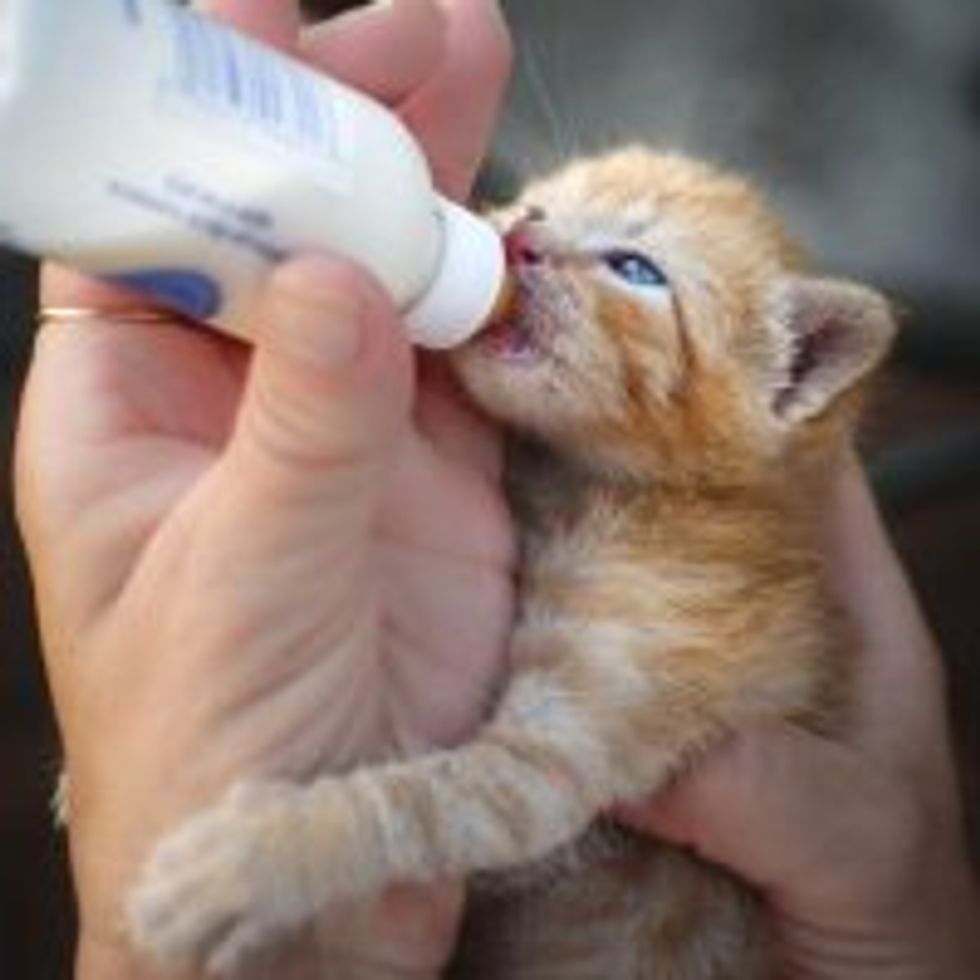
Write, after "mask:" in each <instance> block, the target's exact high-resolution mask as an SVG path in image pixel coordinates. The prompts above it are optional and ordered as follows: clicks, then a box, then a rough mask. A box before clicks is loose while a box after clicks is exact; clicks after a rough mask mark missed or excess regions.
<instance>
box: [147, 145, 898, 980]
mask: <svg viewBox="0 0 980 980" xmlns="http://www.w3.org/2000/svg"><path fill="white" fill-rule="evenodd" d="M499 217H500V221H501V223H502V225H503V227H504V228H506V229H508V232H507V243H508V248H509V251H510V255H511V264H512V267H513V271H514V276H515V279H516V282H517V289H518V298H517V302H516V305H515V309H514V311H513V312H512V313H511V314H510V315H509V316H508V317H507V318H505V319H504V320H502V321H501V322H500V323H498V324H496V325H495V326H493V327H492V328H491V329H489V330H487V331H486V332H484V333H483V334H482V335H480V336H478V337H477V338H476V339H475V340H474V341H472V342H470V343H469V344H468V345H466V346H465V347H464V348H463V349H461V350H460V351H458V352H457V353H456V354H455V355H454V362H455V365H456V368H457V370H458V373H459V376H460V378H461V379H462V382H463V384H464V386H465V387H466V389H467V390H468V391H469V393H470V394H471V395H472V397H473V398H474V400H475V401H476V402H477V403H478V404H479V405H480V406H482V408H483V409H484V410H485V411H486V412H487V413H488V414H490V415H492V416H493V417H495V418H497V419H499V420H500V421H502V422H503V423H504V424H505V426H507V427H508V428H509V429H510V430H511V431H512V432H513V433H514V451H513V453H512V462H511V467H510V474H509V480H510V484H511V496H512V500H513V504H514V509H515V514H516V516H517V519H518V522H519V525H520V527H521V529H522V531H523V534H524V553H523V562H522V569H521V578H520V596H521V606H520V612H519V616H518V620H517V623H516V624H515V628H514V633H513V639H512V649H511V658H512V659H511V664H512V672H511V676H510V679H509V681H508V684H507V687H506V689H505V690H504V691H503V692H502V694H501V697H500V700H499V703H498V705H497V706H496V709H495V710H494V712H493V715H492V717H491V718H490V719H489V721H488V722H487V724H486V726H485V727H484V728H483V729H482V730H481V731H480V732H478V733H477V735H476V736H475V737H474V738H473V740H472V741H471V742H469V743H468V744H465V745H462V746H460V747H459V748H457V749H454V750H451V751H434V752H432V753H431V754H428V755H424V756H420V757H416V758H411V759H406V760H404V761H401V762H396V763H391V764H386V765H381V766H377V767H367V768H364V769H361V770H358V771H355V772H353V773H351V774H349V775H347V776H340V777H328V778H324V779H321V780H319V781H317V782H316V783H314V784H313V785H310V786H292V785H278V784H260V785H243V786H240V787H237V788H235V789H233V790H232V791H230V792H229V793H228V794H227V796H226V797H225V798H224V799H223V800H222V801H221V802H219V803H218V804H217V805H216V806H215V807H214V808H213V809H211V810H209V811H207V812H205V813H202V814H201V815H199V816H197V817H195V818H194V819H192V820H190V821H189V822H188V823H187V824H186V825H185V826H183V827H182V828H179V829H178V830H177V831H176V832H175V833H174V834H173V835H172V836H171V837H170V838H169V839H168V840H166V841H164V842H163V843H162V844H161V845H160V846H159V848H158V849H157V851H156V853H155V855H154V856H153V858H152V859H151V861H150V863H149V865H148V867H147V868H146V869H145V872H144V874H143V877H142V879H141V880H140V882H139V883H138V885H137V888H136V889H135V891H134V894H133V896H132V901H131V903H130V907H129V914H130V926H131V929H132V932H133V935H134V937H135V939H136V940H137V942H138V943H139V944H140V945H142V946H143V947H145V948H146V949H147V950H149V951H150V952H152V953H154V954H155V955H156V956H157V957H158V958H160V959H161V960H163V961H166V962H191V963H198V964H203V965H205V966H206V967H207V968H208V969H210V970H213V971H214V972H221V971H223V970H227V969H229V968H231V967H232V966H233V965H234V964H235V963H237V962H238V961H239V960H241V959H242V958H244V957H246V956H247V955H248V954H249V952H250V951H251V950H252V949H253V948H255V947H257V946H261V945H264V944H265V943H267V942H268V941H269V940H271V939H272V938H273V937H275V936H277V935H278V934H280V933H281V932H283V931H285V930H288V929H290V928H293V927H295V926H297V925H299V924H301V923H303V922H304V921H306V920H307V919H309V918H310V917H311V916H312V915H313V914H314V913H315V912H316V911H318V910H320V909H322V908H323V907H324V906H325V905H327V904H329V903H331V902H338V901H343V900H346V899H350V898H353V897H355V896H359V895H365V894H369V893H372V892H376V891H378V890H380V889H381V888H383V887H384V886H385V885H387V884H389V883H391V882H393V881H405V880H412V881H428V880H433V879H437V878H446V877H453V876H460V875H469V874H471V873H472V872H476V871H487V870H497V869H505V868H513V867H515V866H519V865H524V864H527V863H529V862H535V861H537V860H538V859H541V858H543V857H545V856H547V855H549V854H551V853H553V852H554V851H555V850H556V849H558V848H560V847H562V846H563V845H567V844H569V842H574V841H576V840H577V839H581V838H582V835H584V834H586V832H587V831H588V830H589V828H590V827H594V826H596V821H597V818H598V817H600V815H601V814H602V813H603V812H604V811H606V810H607V809H608V808H609V807H610V806H611V805H612V804H614V803H615V802H616V801H620V800H629V799H634V798H638V797H643V796H645V795H647V794H649V793H650V792H651V791H652V790H655V789H656V788H657V787H659V786H662V785H663V784H664V783H665V781H667V780H668V779H670V778H671V777H672V776H673V775H674V774H676V773H677V772H678V771H679V770H681V769H682V768H683V767H684V766H686V765H687V764H688V763H689V762H690V760H691V758H692V757H693V756H694V755H696V754H697V753H699V752H701V751H703V750H704V749H705V748H707V747H709V746H710V745H712V744H714V743H716V742H718V741H719V740H720V739H722V738H724V737H725V736H726V734H728V733H730V732H733V731H736V730H738V729H739V728H743V727H745V726H748V725H758V724H759V723H764V722H766V721H768V720H776V719H795V720H799V721H801V722H803V723H805V724H809V725H812V726H818V727H819V726H827V725H831V724H833V720H834V718H835V716H837V714H838V713H839V712H840V710H841V709H842V705H843V700H844V699H843V696H842V691H843V690H844V689H845V688H846V678H844V677H843V674H844V667H843V664H844V663H846V662H847V661H848V660H851V659H853V654H852V652H851V651H850V650H849V649H847V647H848V643H849V641H848V639H847V637H846V633H845V630H844V628H843V626H842V624H841V623H840V621H839V620H838V618H837V616H836V615H835V613H834V610H833V606H832V604H831V602H830V601H829V599H828V597H827V595H826V592H825V587H824V585H823V583H822V580H821V572H822V569H821V563H820V558H819V553H818V550H817V544H816V524H817V512H818V509H819V507H818V503H817V498H818V497H819V484H820V481H821V480H823V479H824V478H825V477H826V476H827V475H828V474H829V472H830V471H831V470H832V469H833V467H834V465H835V463H836V461H837V457H838V456H839V455H840V453H841V451H842V449H843V447H844V446H845V445H846V443H847V439H848V435H849V433H850V431H851V428H852V423H853V419H854V416H855V413H856V409H857V404H858V401H859V397H858V395H859V388H860V385H858V382H859V381H860V380H861V379H862V378H863V377H864V376H865V375H867V374H868V373H869V372H870V371H871V370H872V368H874V367H875V366H876V364H877V363H878V362H879V361H880V359H881V358H882V357H883V355H884V353H885V352H886V349H887V348H888V345H889V343H890V341H891V338H892V335H893V332H894V327H893V321H892V318H891V316H890V313H889V310H888V307H887V305H886V304H885V302H884V301H883V300H882V299H881V298H880V297H879V296H878V295H876V294H875V293H873V292H871V291H870V290H868V289H865V288H864V287H861V286H857V285H853V284H850V283H845V282H838V281H833V280H828V279H820V278H813V277H811V276H810V275H808V274H807V273H806V272H805V270H804V264H803V259H802V257H801V255H800V253H799V252H798V251H797V249H796V248H795V247H794V246H793V244H792V243H791V242H790V241H789V240H788V239H787V237H786V236H785V234H784V233H783V231H782V229H781V227H780V225H779V224H778V222H777V221H776V220H775V218H774V217H773V216H772V215H771V214H770V212H769V211H768V210H767V209H766V207H765V206H764V205H763V204H762V203H761V202H760V201H759V199H758V198H757V197H756V195H755V194H754V193H753V191H752V190H751V189H750V188H749V187H748V186H747V185H745V184H744V183H742V182H741V181H739V180H737V179H734V178H732V177H729V176H725V175H723V174H720V173H718V172H716V171H715V170H713V169H711V168H709V167H708V166H706V165H704V164H701V163H698V162H695V161H691V160H688V159H685V158H682V157H679V156H672V155H655V154H652V153H650V152H648V151H646V150H644V149H640V148H631V149H626V150H623V151H620V152H617V153H614V154H612V155H610V156H606V157H603V158H599V159H597V160H587V161H584V162H579V163H575V164H573V165H572V166H570V167H568V168H567V169H565V170H563V171H561V172H560V173H558V174H557V175H555V176H553V177H551V178H549V179H546V180H544V181H542V182H540V183H538V184H535V185H533V186H531V187H530V188H528V190H527V191H526V193H525V194H524V195H523V197H522V199H521V200H520V201H519V202H518V203H517V205H515V206H514V208H512V209H510V210H508V211H505V212H503V213H502V214H501V215H500V216H499ZM593 840H594V838H593ZM581 850H582V854H581V856H580V859H579V861H578V862H577V863H578V864H579V865H580V870H579V872H578V873H573V874H572V876H571V877H569V878H562V876H561V875H560V874H559V875H558V877H557V880H555V881H552V880H551V879H552V878H554V877H555V876H554V875H553V874H548V873H545V874H543V875H535V874H534V873H533V872H532V873H530V875H529V883H525V885H521V886H519V889H518V895H521V894H523V895H524V896H525V899H524V900H523V901H524V904H525V906H526V911H527V914H528V915H529V916H530V917H531V919H534V920H535V921H540V920H541V916H540V915H537V919H535V915H536V914H537V913H536V912H535V903H538V904H540V902H541V901H544V902H545V905H546V906H547V905H548V902H549V901H550V902H551V903H552V906H551V907H552V908H553V909H555V910H557V911H556V913H555V915H556V917H555V918H554V920H553V921H552V922H551V924H550V929H549V928H547V927H542V928H535V929H533V930H528V929H526V928H525V929H524V931H523V935H522V934H521V929H520V928H519V927H516V926H514V923H513V922H510V923H509V924H507V923H505V922H504V921H503V920H500V928H501V929H502V933H501V934H500V935H499V936H498V938H497V939H496V941H494V940H493V938H492V937H491V942H490V944H489V945H491V946H493V947H495V952H494V954H493V957H494V962H495V963H496V965H494V964H493V963H492V962H491V961H490V960H487V961H486V962H485V963H484V964H482V966H480V967H479V969H478V967H477V966H473V967H472V970H471V972H465V971H464V972H463V973H461V974H460V975H462V976H475V975H476V973H477V972H479V970H484V971H485V974H483V975H487V976H520V977H522V978H523V977H530V976H533V977H536V978H538V977H542V978H543V977H547V976H555V977H558V976H561V977H583V978H584V977H595V978H598V977H605V976H616V977H622V978H637V980H639V978H641V977H642V978H664V980H666V978H668V977H669V978H676V980H707V978H711V977H723V976H724V977H735V976H737V977H755V976H759V977H762V976H769V975H771V974H770V972H769V971H770V966H769V965H767V959H766V951H765V940H764V937H763V936H762V934H761V929H760V926H759V922H758V919H757V914H756V912H755V909H754V907H753V905H752V902H751V900H750V899H749V898H748V897H747V895H746V894H745V893H744V892H742V891H741V890H740V889H739V888H737V887H736V886H735V885H734V884H733V883H732V882H731V881H729V879H728V878H727V877H726V876H725V875H723V874H722V873H721V872H719V871H717V870H715V869H710V868H707V867H706V866H704V865H702V864H700V863H698V862H696V861H695V860H694V859H692V858H688V857H687V856H685V855H682V854H681V853H680V852H678V851H674V850H671V849H668V848H665V847H658V846H656V845H653V844H646V845H639V844H636V843H633V842H630V841H629V840H628V839H624V841H622V842H619V843H617V842H616V841H615V839H612V842H611V843H610V844H608V846H599V847H598V848H596V847H589V846H586V847H583V848H582V849H581ZM590 851H591V852H592V857H590ZM566 853H567V852H566ZM575 863H576V862H575V861H573V862H572V864H573V865H574V864H575ZM584 884H587V885H588V887H583V885H584ZM504 887H505V888H506V887H507V886H506V884H505V885H504ZM528 895H530V896H531V897H530V899H529V900H528V899H527V896H528ZM542 896H546V897H545V898H544V899H542ZM549 896H550V897H549ZM512 897H513V896H512ZM521 901H522V899H520V898H519V897H518V898H514V901H513V903H511V904H513V905H514V906H515V907H517V906H519V905H520V904H521ZM498 911H499V910H498ZM538 911H539V912H540V909H539V910H538ZM504 919H506V916H505V917H504ZM487 921H493V920H492V918H491V919H488V920H487ZM484 948H485V949H486V947H484ZM463 961H464V962H465V955H464V960H463Z"/></svg>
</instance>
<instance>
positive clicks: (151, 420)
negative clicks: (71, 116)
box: [17, 0, 512, 980]
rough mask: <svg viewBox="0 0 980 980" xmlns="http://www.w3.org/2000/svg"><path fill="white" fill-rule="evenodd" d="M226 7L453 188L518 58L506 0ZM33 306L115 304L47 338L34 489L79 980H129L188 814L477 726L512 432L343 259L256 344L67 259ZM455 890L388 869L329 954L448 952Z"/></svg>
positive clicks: (487, 679)
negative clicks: (162, 858)
mask: <svg viewBox="0 0 980 980" xmlns="http://www.w3.org/2000/svg"><path fill="white" fill-rule="evenodd" d="M210 8H211V12H212V13H214V14H217V15H220V16H222V17H224V18H226V19H227V20H230V21H232V22H234V23H236V24H237V25H238V26H239V27H242V28H244V29H247V30H250V31H251V32H253V33H255V34H257V35H259V36H261V37H263V38H265V39H266V40H269V41H271V42H273V43H276V44H278V45H279V46H281V47H285V48H291V47H294V46H296V45H298V47H299V49H300V51H301V52H302V54H303V56H304V57H305V58H306V59H307V60H308V61H310V62H311V63H313V64H315V65H317V66H320V67H324V68H328V69H331V70H332V73H333V74H334V75H335V76H339V77H343V78H345V79H346V80H348V81H350V82H352V83H353V84H355V85H357V86H359V87H360V88H362V89H365V90H367V91H370V92H373V93H375V94H377V95H378V96H379V97H382V98H383V99H384V100H385V101H387V102H389V103H391V104H392V105H395V106H397V107H398V108H399V111H400V112H401V114H402V116H403V118H405V120H406V121H407V122H408V124H409V125H410V126H411V127H412V128H413V129H414V131H415V133H416V135H417V136H418V137H419V138H420V140H421V141H422V142H423V144H424V145H425V146H426V148H427V150H428V152H429V154H430V156H431V158H432V161H433V164H434V169H435V171H436V173H437V175H439V178H440V181H441V184H442V187H443V189H444V190H446V191H447V192H449V193H452V194H455V195H456V196H459V195H461V194H463V193H465V190H466V188H467V187H468V185H469V182H470V180H471V178H472V175H473V173H474V172H475V169H476V166H477V164H478V161H479V159H480V157H481V156H482V153H483V150H484V148H485V143H486V140H487V139H488V136H489V131H490V126H491V122H492V120H493V117H494V114H495V110H496V106H497V103H498V101H499V98H500V96H501V91H502V88H503V84H504V80H505V76H506V73H507V60H508V45H507V39H506V33H505V28H504V26H503V23H502V21H501V19H500V15H499V11H498V9H497V7H496V4H495V3H494V2H493V0H444V2H442V3H436V4H431V3H428V2H424V0H395V2H394V4H393V5H392V6H390V7H387V8H381V7H373V8H368V9H366V10H364V11H363V12H359V13H356V14H351V15H347V16H345V17H342V18H339V19H337V20H336V21H332V22H329V23H327V24H325V25H321V26H319V27H316V28H313V29H311V30H309V31H307V32H306V33H304V34H303V35H302V37H301V38H300V39H299V40H298V41H297V37H298V32H299V15H298V11H297V8H296V5H295V3H293V2H292V0H283V2H281V3H278V4H271V3H269V2H268V0H214V2H213V3H211V5H210ZM44 299H45V301H46V302H47V303H49V304H52V305H58V306H73V307H79V306H82V307H97V308H100V309H105V310H106V311H107V316H106V318H105V319H104V320H102V321H87V322H84V323H75V324H68V323H63V324H58V325H51V326H48V327H46V328H45V329H43V330H42V331H41V333H40V335H39V337H38V340H37V346H36V350H35V355H34V362H33V364H32V368H31V372H30V377H29V381H28V386H27V389H26V392H25V396H24V402H23V409H22V419H21V428H20V433H19V438H18V451H17V495H18V509H19V517H20V522H21V527H22V530H23V534H24V538H25V542H26V546H27V549H28V553H29V559H30V562H31V566H32V570H33V573H34V577H35V581H36V588H37V598H38V605H39V614H40V619H41V628H42V634H43V641H44V649H45V657H46V664H47V670H48V674H49V678H50V683H51V687H52V692H53V696H54V700H55V705H56V710H57V714H58V719H59V723H60V726H61V729H62V734H63V738H64V743H65V751H66V758H67V768H68V771H69V772H70V775H71V780H72V782H71V827H70V840H71V851H72V863H73V868H74V874H75V882H76V887H77V891H78V898H79V908H80V916H81V938H80V952H79V976H80V977H82V978H84V980H87V978H89V977H96V978H98V980H114V978H116V977H126V978H128V980H135V978H138V977H149V976H152V975H153V972H152V970H151V969H150V968H149V966H148V965H146V964H140V963H138V962H137V961H136V960H135V959H133V958H132V955H131V952H130V951H129V949H128V948H127V945H126V943H125V938H124V936H123V934H122V931H121V928H120V922H121V916H122V905H123V902H124V899H125V894H126V891H127V888H128V886H129V884H130V883H131V881H132V879H133V876H134V872H135V870H136V868H137V866H138V865H139V864H140V863H141V862H142V860H143V859H144V858H145V857H146V855H147V852H148V850H149V848H150V847H151V846H152V845H153V843H154V842H155V841H156V839H157V838H158V837H159V836H160V835H161V834H162V833H163V832H164V831H165V830H167V829H170V828H171V827H172V826H173V825H174V824H175V823H177V822H179V821H180V820H181V819H182V818H183V817H184V816H185V815H187V814H188V813H190V812H191V811H193V810H195V809H197V808H198V807H200V806H201V805H202V804H204V803H205V802H207V801H210V800H212V799H213V798H214V797H215V796H217V795H220V793H221V792H222V791H223V790H224V789H225V788H226V787H227V785H228V784H229V783H231V782H234V781H236V780H237V779H239V778H241V777H243V776H247V775H248V776H254V775H262V774H265V775H274V776H278V777H279V778H295V779H306V778H308V777H310V776H311V775H313V774H314V773H316V772H319V771H323V770H342V769H344V768H347V767H350V766H352V765H354V764H355V763H357V762H358V761H362V760H367V759H376V758H378V757H379V756H383V755H386V754H389V753H392V752H397V751H398V750H401V749H408V748H418V747H420V746H422V745H426V744H432V743H451V742H453V741H456V740H458V739H460V738H461V737H463V736H464V735H465V734H466V733H467V732H468V731H469V730H470V729H471V728H472V727H473V726H475V725H476V724H477V722H478V720H479V719H480V717H481V714H482V711H483V709H484V707H485V701H486V697H487V692H488V688H489V687H490V685H491V683H492V680H493V678H494V677H495V675H496V673H497V671H498V669H499V667H500V660H501V658H502V654H503V650H504V648H505V644H504V639H505V635H506V632H507V629H508V626H509V621H510V615H511V580H510V571H511V551H512V541H511V528H510V523H509V519H508V517H507V514H506V511H505V508H504V505H503V502H502V500H501V498H500V495H499V492H498V489H497V476H498V467H499V460H498V447H497V440H496V437H495V434H494V433H493V432H492V431H491V430H489V429H487V428H485V427H484V425H483V424H482V423H481V422H480V421H478V420H477V419H476V418H475V417H474V416H472V415H471V414H469V413H468V412H467V410H466V409H465V408H464V407H463V405H462V403H461V402H460V401H458V400H457V399H456V397H455V395H454V392H453V389H452V388H451V387H449V386H448V384H447V383H446V382H445V380H444V379H443V378H442V377H441V375H440V373H439V371H438V368H437V367H434V366H433V365H432V364H431V363H426V364H423V365H420V366H419V369H418V372H417V376H416V373H415V371H414V370H413V369H414V367H415V365H413V358H412V355H411V352H410V351H409V350H408V348H407V346H406V343H405V341H404V339H403V337H402V332H401V329H400V327H399V325H398V324H397V323H396V320H395V317H394V314H393V311H392V310H391V308H390V306H389V304H388V302H387V301H386V299H385V297H384V296H382V295H381V294H380V293H379V291H378V290H377V289H376V288H375V287H374V285H373V284H372V283H371V282H369V281H368V280H367V279H366V278H365V277H364V276H362V275H360V274H358V273H357V272H356V271H355V270H352V269H350V268H348V267H346V266H343V265H341V264H339V263H337V262H334V261H331V260H328V259H326V258H319V259H315V258H310V257H307V258H305V259H301V260H298V261H296V262H293V263H292V264H290V265H288V266H286V267H284V268H283V269H281V270H280V271H279V273H277V274H276V275H275V277H274V278H273V281H272V282H271V284H270V285H269V287H268V289H267V290H266V292H265V295H264V298H263V299H262V301H261V303H260V305H259V308H258V309H257V310H256V311H255V317H254V319H255V323H254V327H255V334H256V347H255V350H254V352H249V351H246V350H244V349H242V348H240V347H239V346H237V345H236V344H234V343H233V342H230V341H227V340H226V339H224V338H222V337H220V336H217V335H215V334H212V333H210V332H206V331H201V332H197V331H192V330H188V329H183V328H181V327H180V326H178V325H177V324H176V323H175V324H174V325H173V326H170V325H150V324H140V323H126V322H120V319H121V318H120V317H119V316H118V311H119V310H121V309H123V308H126V307H130V308H131V305H132V300H131V299H126V298H124V297H121V296H120V295H119V294H118V293H115V292H113V291H111V290H108V289H107V288H106V287H104V286H102V285H99V284H97V283H94V282H92V281H90V280H86V279H83V278H80V277H78V276H74V275H71V274H69V273H66V272H64V271H63V270H54V269H49V270H47V273H46V282H45V286H44ZM111 311H116V313H112V312H111ZM461 901H462V891H461V889H460V888H459V887H458V886H456V885H447V886H446V887H443V888H438V889H429V890H404V889H403V890H397V891H394V892H392V893H390V894H388V895H385V896H383V897H381V898H380V899H379V901H378V903H377V904H376V905H372V906H371V907H365V908H356V909H350V910H348V912H347V914H346V915H345V916H342V917H335V918H333V919H332V920H331V923H332V924H331V925H329V926H328V925H327V924H324V926H323V927H322V929H320V930H319V932H318V936H317V940H316V948H317V951H318V956H317V959H318V961H319V962H321V963H329V964H330V968H331V975H333V976H341V975H347V974H346V973H344V972H343V971H344V970H347V971H349V972H350V974H351V975H354V974H356V975H358V976H362V975H363V976H375V975H388V974H390V973H397V974H398V975H399V976H419V977H421V976H427V975H432V974H435V973H438V971H439V969H440V968H441V966H442V964H443V962H444V961H445V959H446V957H447V956H448V954H449V951H450V949H451V947H452V944H453V941H454V937H455V930H456V926H457V923H458V916H459V911H460V907H461ZM308 951H309V947H308V946H307V947H306V948H305V949H304V950H300V951H299V954H298V956H297V961H296V969H298V970H300V971H302V970H303V969H304V968H305V967H306V966H307V965H309V962H310V957H309V955H308ZM275 972H276V975H286V973H287V967H286V966H285V963H284V962H283V961H279V962H278V963H277V966H276V970H275Z"/></svg>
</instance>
